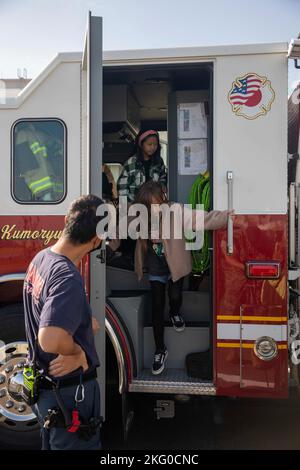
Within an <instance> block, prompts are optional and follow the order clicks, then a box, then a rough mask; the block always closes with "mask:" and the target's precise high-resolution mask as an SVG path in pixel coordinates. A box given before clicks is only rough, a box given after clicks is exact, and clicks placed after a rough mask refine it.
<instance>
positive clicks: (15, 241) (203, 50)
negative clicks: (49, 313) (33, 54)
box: [0, 14, 300, 444]
mask: <svg viewBox="0 0 300 470" xmlns="http://www.w3.org/2000/svg"><path fill="white" fill-rule="evenodd" d="M299 55H300V46H299V40H294V41H293V42H292V43H291V44H290V47H289V48H288V45H287V44H282V43H276V44H255V45H235V46H220V47H215V46H212V47H192V48H174V49H154V50H131V51H112V52H104V54H103V57H102V20H101V18H98V17H94V16H92V15H91V14H90V15H89V18H88V27H87V33H86V38H85V44H84V50H83V53H59V54H57V55H56V57H54V59H53V60H52V61H51V62H50V63H49V65H48V66H47V67H46V68H45V69H44V70H43V71H42V72H41V73H40V74H39V75H38V76H37V77H36V78H35V79H34V80H31V81H30V82H29V83H28V84H27V85H26V86H25V88H24V89H22V91H21V92H20V93H19V94H18V96H15V97H8V98H7V99H3V97H2V98H1V102H0V148H1V156H2V157H1V161H2V171H1V184H0V198H1V209H0V257H1V263H0V292H1V293H0V302H1V305H0V306H1V308H0V340H1V341H2V343H1V349H0V442H2V443H8V442H16V440H17V439H19V442H20V443H21V442H22V444H25V443H26V442H28V443H30V442H32V439H33V435H35V433H36V431H37V428H38V426H37V422H36V418H35V416H34V414H33V413H32V411H31V409H30V408H28V407H26V405H25V404H24V403H23V402H22V400H21V398H20V394H19V392H20V385H21V382H22V367H23V364H24V361H25V358H26V354H27V344H26V341H25V333H24V322H23V307H22V285H23V279H24V275H25V272H26V269H27V267H28V264H29V262H30V260H31V259H32V258H33V256H34V255H35V254H36V252H37V251H39V250H41V249H43V248H45V247H47V246H50V245H51V244H52V243H54V242H55V240H57V239H58V238H59V236H60V231H61V229H62V227H63V221H64V215H65V213H66V211H67V208H68V206H69V205H70V203H71V201H72V200H73V199H74V198H76V197H78V196H79V195H81V194H87V193H94V194H98V195H100V196H101V194H102V169H103V165H104V164H105V165H106V167H108V168H109V169H110V172H111V173H112V175H113V177H114V179H115V180H117V178H118V175H119V173H120V169H121V167H122V164H123V163H124V162H125V161H126V160H127V158H128V157H129V155H130V153H131V151H132V147H133V140H134V137H135V136H136V134H137V132H138V130H139V129H140V128H141V127H142V126H144V127H145V126H147V127H148V128H150V129H151V128H155V129H158V131H159V132H160V135H161V140H162V152H163V157H164V158H165V162H166V164H167V167H168V190H169V196H170V199H171V200H176V201H179V202H183V203H187V202H188V201H189V197H190V191H191V188H192V186H193V184H194V182H195V179H196V178H197V175H199V173H201V172H205V173H206V174H209V185H210V197H209V207H210V208H211V209H218V210H224V209H227V208H228V207H229V208H230V207H233V208H234V209H235V214H236V215H235V217H234V223H233V225H232V224H231V223H230V222H229V223H228V227H227V229H222V230H218V231H216V232H215V233H214V235H213V236H212V235H211V234H210V235H209V237H208V246H207V253H208V263H207V266H206V269H205V270H204V272H197V269H196V270H194V272H193V273H192V275H191V276H190V277H189V279H186V280H185V284H184V294H183V297H184V300H183V307H182V313H183V316H184V318H185V320H186V329H185V331H184V332H181V333H178V332H176V331H174V329H172V327H171V326H170V325H169V324H168V323H167V324H166V329H165V339H166V344H167V347H168V350H169V358H168V362H167V367H166V369H165V370H164V372H163V373H162V374H161V375H159V376H154V375H152V374H151V362H152V356H153V352H154V343H153V335H152V326H151V312H150V310H149V306H150V303H151V302H150V296H149V285H148V283H147V280H146V279H145V280H143V281H142V282H138V281H137V278H136V275H135V273H134V272H133V267H132V257H131V253H130V250H128V246H127V245H126V242H124V243H122V244H121V248H120V250H119V252H118V253H117V254H116V255H115V256H114V257H113V258H112V259H111V260H109V261H108V262H107V263H106V256H105V252H106V250H105V244H103V246H102V248H101V250H100V251H99V252H98V253H96V254H95V253H92V254H91V255H90V257H88V258H86V259H85V261H84V262H83V263H82V265H81V273H82V276H83V278H84V282H85V285H86V290H87V294H88V296H89V300H90V304H91V307H92V310H93V313H94V315H95V316H96V317H97V319H98V321H99V323H100V327H101V328H100V333H99V335H97V337H96V344H97V350H98V353H99V356H100V358H101V367H100V369H99V373H98V375H99V383H100V386H101V400H102V403H101V406H102V410H103V414H105V403H106V400H107V397H106V396H105V391H106V387H107V384H108V383H111V378H110V374H111V373H112V371H114V370H115V371H116V377H117V380H116V384H117V385H116V386H117V387H118V391H119V393H120V397H121V402H122V407H123V424H124V427H125V428H126V429H128V427H129V423H130V420H131V418H132V408H131V406H129V402H132V401H133V400H132V397H133V396H136V394H137V393H139V394H142V393H147V394H153V397H154V396H155V397H157V394H158V395H160V396H161V397H165V398H166V399H170V400H172V399H174V397H175V396H178V395H181V396H189V395H199V396H203V395H209V396H212V397H216V398H217V397H219V396H223V397H226V396H227V397H240V398H243V397H264V398H287V397H288V395H289V384H290V383H291V382H294V383H295V384H298V375H297V374H298V367H297V360H296V359H297V344H298V343H297V340H298V335H299V309H298V295H299V288H298V279H299V276H300V268H299V266H300V260H299V256H300V250H299V238H298V237H297V233H298V224H299V221H300V218H298V215H297V213H298V212H297V211H299V207H300V199H299V197H300V196H299V195H300V192H299V181H300V178H299V172H298V171H297V165H298V158H299V148H298V142H299V139H298V136H299V96H298V102H297V96H296V95H295V94H294V95H293V102H291V106H290V108H291V124H292V127H291V128H292V134H291V136H292V138H291V141H290V146H289V148H288V140H287V135H288V132H287V131H288V113H287V109H288V106H287V105H288V102H287V90H288V81H287V80H288V74H287V70H288V57H291V58H294V59H295V65H296V66H298V63H297V57H299ZM2 91H3V89H2ZM4 91H5V90H4ZM1 96H2V95H1ZM295 96H296V97H295ZM33 155H34V157H35V160H34V161H35V163H34V165H33V164H32V160H33V158H32V156H33ZM288 169H289V175H288ZM288 185H289V186H288ZM289 215H290V217H289ZM195 286H196V287H195ZM74 308H76V305H74ZM166 319H167V316H166ZM191 353H199V354H200V355H201V353H203V357H204V358H205V361H204V362H205V367H204V368H203V374H202V376H201V373H200V375H198V376H197V377H196V376H191V374H190V373H189V371H188V370H187V368H186V357H187V356H188V355H189V354H191ZM292 359H293V360H292ZM165 403H168V400H166V401H165ZM158 408H159V407H158ZM157 412H158V413H161V415H163V412H164V410H163V409H158V411H157Z"/></svg>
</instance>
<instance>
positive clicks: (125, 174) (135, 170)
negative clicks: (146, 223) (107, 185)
mask: <svg viewBox="0 0 300 470" xmlns="http://www.w3.org/2000/svg"><path fill="white" fill-rule="evenodd" d="M149 176H150V180H151V181H158V182H159V183H161V184H163V185H164V186H167V170H166V167H165V165H164V162H163V159H162V158H160V160H159V162H158V163H157V164H155V165H151V166H150V170H149ZM145 181H146V175H145V169H144V165H143V163H142V162H141V161H140V160H138V158H137V156H136V155H133V157H130V158H129V159H128V160H127V162H125V164H124V166H123V169H122V172H121V174H120V176H119V179H118V183H117V187H118V193H119V197H120V196H123V197H124V196H126V197H127V200H128V202H133V201H134V199H135V197H136V195H137V193H138V190H139V189H140V187H141V186H142V184H143V183H145Z"/></svg>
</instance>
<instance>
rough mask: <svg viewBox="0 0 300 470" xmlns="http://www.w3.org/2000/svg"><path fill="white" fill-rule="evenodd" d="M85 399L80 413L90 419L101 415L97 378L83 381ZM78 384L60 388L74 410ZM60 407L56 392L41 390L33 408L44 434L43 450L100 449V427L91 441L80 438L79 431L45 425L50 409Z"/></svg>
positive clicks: (68, 404) (62, 395)
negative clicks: (73, 431)
mask: <svg viewBox="0 0 300 470" xmlns="http://www.w3.org/2000/svg"><path fill="white" fill-rule="evenodd" d="M83 385H84V395H85V398H84V401H83V402H81V403H78V411H79V415H80V416H81V417H82V418H84V419H87V420H89V419H90V418H92V417H97V418H99V417H100V389H99V384H98V382H97V380H96V379H93V380H89V381H87V382H84V383H83ZM76 388H77V385H75V386H73V385H72V386H70V387H65V388H60V394H61V397H62V399H63V402H64V404H65V406H66V409H67V410H69V411H72V410H73V409H74V407H75V400H74V397H75V392H76ZM55 407H58V404H57V401H56V398H55V394H54V392H53V391H52V390H41V392H40V396H39V399H38V402H37V403H36V404H35V405H33V407H32V409H33V411H34V413H35V414H36V416H37V418H38V420H39V423H40V426H41V436H42V450H100V449H101V448H102V447H101V441H100V427H98V428H97V430H96V434H95V435H94V436H92V438H91V439H90V440H89V441H86V440H84V439H79V437H78V436H77V433H71V432H68V431H67V429H65V428H51V429H49V430H47V429H45V428H44V427H43V424H44V417H45V416H46V415H47V414H48V409H50V408H55Z"/></svg>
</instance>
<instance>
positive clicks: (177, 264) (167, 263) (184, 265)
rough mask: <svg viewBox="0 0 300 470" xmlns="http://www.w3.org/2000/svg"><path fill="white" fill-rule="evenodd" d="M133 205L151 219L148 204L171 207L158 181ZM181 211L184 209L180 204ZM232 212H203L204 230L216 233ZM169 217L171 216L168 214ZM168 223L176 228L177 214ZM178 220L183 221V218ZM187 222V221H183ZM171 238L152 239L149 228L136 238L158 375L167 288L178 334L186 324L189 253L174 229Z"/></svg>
mask: <svg viewBox="0 0 300 470" xmlns="http://www.w3.org/2000/svg"><path fill="white" fill-rule="evenodd" d="M136 202H137V203H139V204H143V205H145V207H146V208H147V210H148V216H149V220H150V214H151V205H153V204H157V205H161V204H166V203H167V204H170V202H169V201H168V199H167V195H166V192H165V188H164V187H163V186H162V185H161V184H160V183H157V182H153V181H148V182H147V183H145V184H144V185H143V186H142V187H141V189H140V190H139V192H138V195H137V198H136ZM180 207H181V210H182V208H183V206H182V205H180ZM197 211H198V210H196V209H195V210H191V209H190V214H191V218H192V227H193V230H195V227H196V212H197ZM232 213H233V212H231V211H210V212H204V229H205V230H217V229H220V228H223V227H225V226H226V224H227V219H228V216H229V215H231V214H232ZM171 215H172V213H171ZM172 217H173V221H172V219H170V220H171V224H172V225H173V226H175V223H176V220H174V218H175V217H176V212H174V214H173V216H172ZM181 220H184V218H183V217H182V219H181ZM185 221H186V220H185ZM170 234H171V235H170V238H165V239H163V238H160V239H151V234H150V228H149V232H148V239H142V238H139V239H138V240H137V243H136V248H135V271H136V273H137V275H138V278H139V280H141V279H142V277H143V273H144V272H145V271H148V279H149V282H150V289H151V299H152V323H153V333H154V341H155V348H156V350H155V354H154V358H153V363H152V373H153V374H154V375H157V374H160V373H161V372H162V371H163V370H164V364H165V361H166V359H167V356H168V351H167V348H166V346H165V343H164V310H165V290H166V285H167V288H168V296H169V306H170V310H169V317H170V320H171V322H172V324H173V327H174V329H175V330H176V331H178V332H181V331H183V330H184V328H185V322H184V319H183V318H182V315H181V314H180V309H181V305H182V289H183V280H184V277H185V276H187V275H188V274H190V272H191V270H192V262H191V252H190V251H189V250H186V248H185V238H184V237H181V238H175V237H174V235H173V236H172V234H174V230H172V229H171V230H170Z"/></svg>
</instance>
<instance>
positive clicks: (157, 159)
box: [133, 129, 161, 164]
mask: <svg viewBox="0 0 300 470" xmlns="http://www.w3.org/2000/svg"><path fill="white" fill-rule="evenodd" d="M144 132H146V130H145V129H143V130H140V132H139V133H138V135H137V136H136V139H135V145H134V151H133V155H137V158H138V159H139V160H140V161H142V160H143V150H142V147H141V145H140V144H143V142H145V141H146V140H147V139H149V137H153V136H155V137H156V138H157V144H158V145H157V150H156V152H155V153H154V154H153V155H152V157H151V160H152V162H153V164H157V163H159V162H160V160H161V156H160V152H161V145H160V142H159V134H158V132H156V131H155V132H153V134H149V135H147V136H146V137H145V138H144V139H143V140H142V141H141V142H140V143H139V140H140V137H141V135H142V134H144Z"/></svg>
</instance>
